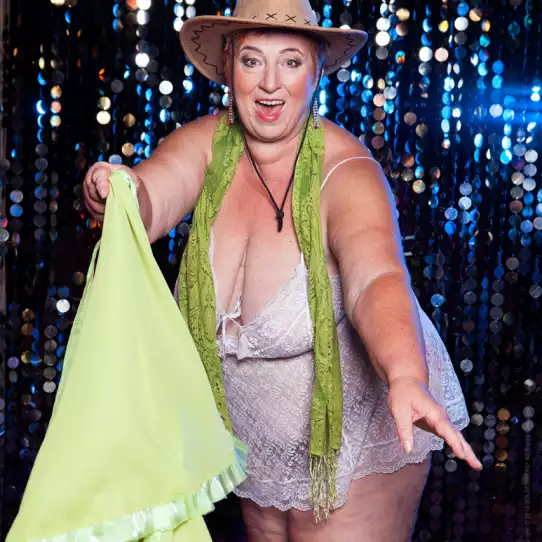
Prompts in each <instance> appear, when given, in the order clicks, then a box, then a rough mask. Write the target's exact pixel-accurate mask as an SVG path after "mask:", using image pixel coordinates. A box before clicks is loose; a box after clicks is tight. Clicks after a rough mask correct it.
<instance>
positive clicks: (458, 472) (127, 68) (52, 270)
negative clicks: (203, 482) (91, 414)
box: [0, 0, 542, 542]
mask: <svg viewBox="0 0 542 542" xmlns="http://www.w3.org/2000/svg"><path fill="white" fill-rule="evenodd" d="M233 7H234V2H233V0H31V1H29V0H11V2H10V8H11V14H10V17H9V21H8V24H7V25H6V26H5V27H4V31H3V34H2V42H3V43H2V46H3V65H2V69H3V92H2V111H3V128H4V129H5V134H6V142H7V143H6V149H5V153H4V154H3V155H2V156H1V157H0V282H2V284H3V285H4V286H6V292H7V298H6V303H5V308H6V311H5V313H4V312H3V311H2V310H0V326H1V328H0V354H1V357H0V361H1V363H2V367H1V369H0V377H1V378H2V379H4V380H3V381H1V382H0V439H1V440H0V453H1V454H2V457H1V458H0V467H1V472H0V474H1V476H2V484H1V488H2V503H3V507H2V508H3V510H2V523H3V530H4V534H5V532H6V530H7V528H8V527H9V525H10V522H11V521H12V520H13V518H14V515H15V514H16V511H17V507H18V504H19V502H20V499H21V496H22V492H23V490H24V486H25V483H26V480H27V478H28V475H29V472H30V470H31V467H32V464H33V461H34V459H35V457H36V454H37V451H38V449H39V446H40V443H41V442H42V440H43V437H44V434H45V430H46V428H47V421H48V419H49V416H50V413H51V407H52V404H53V401H54V396H55V391H56V388H57V385H58V381H59V378H60V377H61V374H62V360H63V356H64V352H65V348H66V343H67V340H68V337H69V332H70V326H71V324H72V321H73V317H74V314H75V311H76V309H77V305H78V302H79V299H80V296H81V293H82V290H83V287H84V273H85V271H86V266H87V264H88V261H89V250H90V248H91V246H92V245H93V244H94V242H95V241H96V239H97V238H98V237H99V228H98V227H97V224H95V223H93V221H92V220H89V218H88V216H87V215H86V214H85V212H84V209H83V204H82V199H81V195H82V194H81V182H82V179H83V177H84V174H85V171H86V170H87V168H88V166H89V165H91V164H92V163H94V162H96V161H97V160H108V161H110V162H111V163H124V164H127V165H132V164H135V163H137V162H138V161H140V160H142V159H145V158H146V157H148V156H150V154H151V153H152V151H153V149H155V148H156V146H157V145H158V144H159V143H160V140H161V139H162V138H163V137H164V136H166V135H167V134H168V133H170V132H172V131H173V130H174V129H175V128H176V127H177V126H179V125H180V124H183V123H185V122H186V121H189V120H191V119H193V118H196V117H197V116H200V115H204V114H207V113H216V112H217V111H218V110H219V109H221V108H222V107H223V106H224V104H225V103H227V99H228V98H227V94H228V89H225V88H222V87H220V86H216V85H214V84H212V83H209V82H207V81H205V80H204V79H203V78H202V77H201V76H200V75H199V74H198V73H197V72H196V71H195V70H194V68H193V66H192V65H191V64H190V63H188V62H186V60H185V58H184V55H183V54H182V53H181V51H180V49H179V45H178V31H179V29H180V28H181V26H182V24H183V21H184V20H186V19H187V18H190V17H193V16H195V15H197V14H211V13H221V14H224V15H226V16H228V15H231V11H232V9H233ZM313 7H314V8H315V10H316V12H317V14H318V16H319V19H320V24H322V25H323V26H340V25H349V26H352V27H356V28H364V29H366V30H368V31H369V33H370V39H369V45H368V47H366V48H365V49H364V50H363V51H362V52H361V53H360V54H359V55H358V56H357V57H356V58H355V59H354V60H353V61H352V62H351V63H349V64H347V65H344V66H343V67H342V68H341V70H339V71H338V72H337V73H336V74H333V75H331V76H329V77H324V78H323V80H322V83H321V91H320V93H319V98H320V112H321V114H322V115H325V116H327V117H328V118H330V119H332V120H335V121H336V122H338V123H339V124H341V125H342V126H344V127H345V128H346V129H347V130H349V131H352V132H353V133H354V134H356V135H357V136H359V137H360V139H362V140H363V141H364V142H365V143H366V144H367V145H368V146H369V148H370V149H371V150H372V151H373V153H374V155H375V156H376V157H377V158H378V160H379V161H380V162H381V164H382V165H383V167H384V169H385V171H386V173H387V175H388V178H389V182H390V184H391V186H392V188H393V191H394V193H395V196H396V201H397V210H398V216H399V221H400V224H401V228H402V231H403V235H404V237H403V241H404V247H405V255H406V257H407V262H408V264H409V268H410V270H411V273H412V277H413V282H414V287H415V290H416V293H417V295H418V297H419V299H420V301H421V303H422V305H423V307H424V308H425V309H426V310H427V312H428V313H429V314H430V316H431V317H432V319H433V321H434V322H435V324H436V326H437V328H438V329H439V332H440V333H441V334H442V336H443V338H444V340H445V342H446V345H447V347H448V349H449V351H450V354H451V356H452V359H453V361H454V365H455V367H456V370H457V372H458V374H459V376H460V380H461V383H462V386H463V389H464V391H465V394H466V397H467V402H468V406H469V409H470V412H471V415H472V417H471V421H472V423H471V426H470V427H469V428H468V429H467V431H466V434H467V437H468V439H469V441H470V442H471V443H472V445H473V446H474V448H475V450H476V451H477V453H478V454H479V456H480V457H481V458H482V459H483V463H484V466H485V470H484V472H483V473H481V474H478V473H475V472H472V471H469V470H468V469H467V468H466V467H465V465H463V464H460V463H459V462H458V461H456V459H455V457H454V456H453V455H452V454H451V452H450V451H449V450H443V452H440V453H436V454H435V457H434V463H433V468H432V473H431V478H430V481H429V483H428V486H427V490H426V492H425V496H424V500H423V503H422V506H421V510H420V519H419V521H418V526H417V529H416V535H415V540H416V541H419V542H430V541H432V542H443V541H454V542H471V541H476V542H479V541H480V540H483V541H490V540H491V541H493V540H495V541H503V542H512V541H522V542H527V541H530V540H539V539H541V540H542V535H541V532H542V511H541V504H542V502H541V500H540V492H541V490H542V486H541V483H542V480H541V475H540V472H541V470H540V468H539V467H540V464H541V458H542V455H541V454H542V433H541V432H540V426H539V425H538V420H539V417H540V407H541V405H540V396H541V393H540V386H541V385H542V364H541V361H540V356H541V354H542V351H541V339H542V318H541V312H540V300H541V297H542V286H541V279H542V275H541V270H540V257H541V254H542V250H541V244H542V187H541V181H540V175H539V173H538V164H539V163H538V158H539V153H540V152H541V151H542V136H541V135H540V126H539V122H540V111H541V109H542V105H541V102H540V98H541V91H542V82H541V80H540V74H539V69H540V53H541V48H542V39H541V38H542V36H541V29H540V25H541V23H542V19H541V10H542V6H541V2H540V0H485V1H482V0H469V1H459V0H432V1H428V2H423V1H421V0H357V1H353V0H344V2H341V1H339V0H333V1H332V0H319V1H318V3H315V4H313ZM189 230H190V224H189V219H187V221H186V222H183V223H182V224H180V225H178V227H176V228H175V229H174V230H172V231H171V232H170V233H169V235H168V236H167V237H166V238H165V239H163V240H162V241H160V242H158V243H157V244H156V245H155V255H156V258H157V260H158V261H159V263H160V265H161V267H162V269H163V271H164V274H165V276H166V277H167V278H168V280H169V281H170V282H171V281H172V280H173V278H174V276H175V274H176V268H177V266H178V263H179V256H180V254H181V252H182V250H183V248H184V244H185V242H186V237H187V234H188V232H189ZM1 304H2V303H0V305H1ZM0 309H2V307H1V306H0ZM232 525H233V527H232ZM211 526H212V529H213V532H214V536H215V538H216V540H232V541H233V540H242V527H241V526H240V523H239V516H238V509H237V508H236V503H235V501H231V502H228V503H226V504H224V505H222V506H221V507H220V508H219V510H218V512H217V513H216V514H215V515H214V516H213V517H212V518H211Z"/></svg>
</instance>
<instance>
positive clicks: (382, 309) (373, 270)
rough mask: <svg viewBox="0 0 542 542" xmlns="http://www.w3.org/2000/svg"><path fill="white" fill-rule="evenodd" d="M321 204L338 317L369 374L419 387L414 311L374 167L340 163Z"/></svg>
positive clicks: (420, 345)
mask: <svg viewBox="0 0 542 542" xmlns="http://www.w3.org/2000/svg"><path fill="white" fill-rule="evenodd" d="M333 177H334V178H333ZM322 201H323V202H324V205H325V214H326V216H327V231H328V238H329V244H330V249H331V251H332V253H333V254H334V256H335V258H336V259H337V261H338V264H339V269H340V274H341V279H342V283H343V289H344V298H345V307H346V312H347V314H348V317H349V318H350V321H351V322H352V325H353V326H354V327H355V328H356V330H357V332H358V334H359V335H360V337H361V339H362V340H363V342H364V344H365V347H366V348H367V351H368V353H369V356H370V358H371V361H372V363H373V365H374V368H375V370H376V372H377V373H378V375H379V376H380V378H381V379H382V380H383V381H384V382H385V383H386V384H388V385H389V384H390V382H392V381H394V380H396V379H413V380H417V381H420V382H423V383H425V384H427V380H428V375H427V367H426V363H425V352H424V342H423V335H422V331H421V324H420V320H419V315H418V310H417V306H416V302H415V300H414V297H413V293H412V290H411V287H410V278H409V275H408V272H407V270H406V267H405V263H404V259H403V252H402V247H401V242H400V234H399V230H398V226H397V221H396V219H395V205H394V202H393V196H392V194H391V190H390V188H389V185H388V183H387V180H386V178H385V177H384V175H383V173H382V171H381V169H380V167H379V166H378V165H377V164H376V163H374V162H372V161H370V160H354V161H351V162H348V163H346V164H344V165H343V166H341V167H340V168H338V169H337V171H336V172H335V173H334V174H333V176H332V178H331V179H330V180H329V182H328V184H327V185H326V188H325V190H324V192H323V196H322Z"/></svg>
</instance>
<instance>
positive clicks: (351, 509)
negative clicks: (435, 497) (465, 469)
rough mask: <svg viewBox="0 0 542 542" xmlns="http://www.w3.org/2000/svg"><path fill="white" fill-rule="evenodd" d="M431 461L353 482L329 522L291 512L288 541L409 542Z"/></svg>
mask: <svg viewBox="0 0 542 542" xmlns="http://www.w3.org/2000/svg"><path fill="white" fill-rule="evenodd" d="M429 465H430V460H429V459H426V460H425V461H424V462H423V463H420V464H411V465H407V466H405V467H403V468H402V469H400V470H398V471H397V472H394V473H393V474H370V475H368V476H366V477H364V478H361V479H359V480H356V481H355V482H352V485H351V486H350V491H349V493H348V501H347V503H346V504H345V505H344V506H343V507H342V508H339V509H338V510H336V511H334V512H333V514H331V516H330V518H329V519H328V520H327V521H326V522H322V523H318V524H317V523H315V521H314V518H313V514H312V512H300V511H299V510H290V511H289V512H288V532H289V542H376V541H385V542H409V541H410V539H411V536H412V530H413V529H414V526H415V523H416V517H417V512H418V505H419V503H420V500H421V496H422V493H423V489H424V487H425V483H426V481H427V475H428V472H429Z"/></svg>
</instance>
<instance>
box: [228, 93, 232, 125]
mask: <svg viewBox="0 0 542 542" xmlns="http://www.w3.org/2000/svg"><path fill="white" fill-rule="evenodd" d="M228 124H229V125H230V126H233V96H232V95H231V94H230V100H229V102H228Z"/></svg>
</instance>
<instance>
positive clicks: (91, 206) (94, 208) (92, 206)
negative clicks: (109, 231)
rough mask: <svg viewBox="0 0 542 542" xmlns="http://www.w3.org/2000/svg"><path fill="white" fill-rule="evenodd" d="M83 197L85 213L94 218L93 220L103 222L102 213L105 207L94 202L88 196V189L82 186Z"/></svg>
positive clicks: (98, 202)
mask: <svg viewBox="0 0 542 542" xmlns="http://www.w3.org/2000/svg"><path fill="white" fill-rule="evenodd" d="M83 196H84V202H85V207H86V209H87V211H88V212H89V214H90V216H91V217H92V218H94V219H95V220H98V221H99V222H103V219H104V213H105V205H104V204H103V203H102V202H101V200H100V201H96V199H95V198H92V197H91V196H90V194H89V189H88V187H87V186H86V185H85V184H83Z"/></svg>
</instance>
